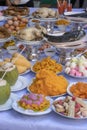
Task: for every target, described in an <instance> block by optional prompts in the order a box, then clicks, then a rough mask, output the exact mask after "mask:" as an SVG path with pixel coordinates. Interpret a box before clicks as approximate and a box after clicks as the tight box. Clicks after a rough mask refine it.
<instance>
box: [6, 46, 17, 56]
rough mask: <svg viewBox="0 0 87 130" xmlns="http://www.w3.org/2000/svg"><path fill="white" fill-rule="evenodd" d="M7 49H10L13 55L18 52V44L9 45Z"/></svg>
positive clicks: (9, 51)
mask: <svg viewBox="0 0 87 130" xmlns="http://www.w3.org/2000/svg"><path fill="white" fill-rule="evenodd" d="M7 51H8V53H10V54H12V55H13V54H14V53H16V52H17V51H18V48H17V47H16V46H9V47H7Z"/></svg>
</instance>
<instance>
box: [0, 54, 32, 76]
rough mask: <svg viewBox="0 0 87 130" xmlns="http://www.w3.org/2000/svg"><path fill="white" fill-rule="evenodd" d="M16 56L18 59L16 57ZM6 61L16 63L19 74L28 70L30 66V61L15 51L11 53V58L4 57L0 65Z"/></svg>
mask: <svg viewBox="0 0 87 130" xmlns="http://www.w3.org/2000/svg"><path fill="white" fill-rule="evenodd" d="M17 57H18V59H17ZM7 62H12V63H14V64H15V65H16V67H17V70H18V73H19V74H24V73H26V72H29V70H30V68H31V63H30V62H29V61H28V60H27V59H26V58H25V57H24V56H23V55H21V54H19V53H15V54H13V55H12V58H11V59H10V58H6V59H4V61H3V62H1V63H0V65H2V64H4V63H7Z"/></svg>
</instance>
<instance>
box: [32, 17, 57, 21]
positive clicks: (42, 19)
mask: <svg viewBox="0 0 87 130" xmlns="http://www.w3.org/2000/svg"><path fill="white" fill-rule="evenodd" d="M33 18H35V19H36V20H39V21H40V22H55V21H56V20H57V18H36V17H33Z"/></svg>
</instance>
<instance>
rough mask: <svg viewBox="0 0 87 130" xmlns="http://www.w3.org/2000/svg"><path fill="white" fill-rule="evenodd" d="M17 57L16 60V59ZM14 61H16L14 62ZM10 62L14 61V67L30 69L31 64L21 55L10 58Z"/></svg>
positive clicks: (17, 54) (16, 54)
mask: <svg viewBox="0 0 87 130" xmlns="http://www.w3.org/2000/svg"><path fill="white" fill-rule="evenodd" d="M17 57H18V59H16V58H17ZM15 59H16V61H15ZM11 61H12V62H14V61H15V64H16V65H21V66H26V67H27V68H30V67H31V64H30V62H29V61H28V60H27V59H26V58H25V57H24V56H23V55H21V54H19V53H15V54H14V55H13V57H12V60H11Z"/></svg>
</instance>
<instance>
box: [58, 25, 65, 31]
mask: <svg viewBox="0 0 87 130" xmlns="http://www.w3.org/2000/svg"><path fill="white" fill-rule="evenodd" d="M66 28H67V26H66V25H58V29H59V31H62V32H65V31H66Z"/></svg>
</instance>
